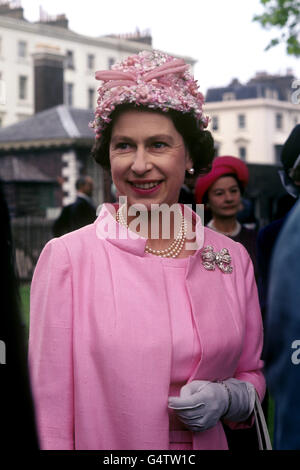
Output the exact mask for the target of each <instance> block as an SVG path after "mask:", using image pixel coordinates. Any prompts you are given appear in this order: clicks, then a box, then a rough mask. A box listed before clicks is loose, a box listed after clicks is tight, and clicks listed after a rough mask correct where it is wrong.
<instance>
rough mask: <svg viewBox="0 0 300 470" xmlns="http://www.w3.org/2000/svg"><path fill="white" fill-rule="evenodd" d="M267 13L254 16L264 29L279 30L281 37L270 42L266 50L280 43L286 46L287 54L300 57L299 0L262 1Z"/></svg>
mask: <svg viewBox="0 0 300 470" xmlns="http://www.w3.org/2000/svg"><path fill="white" fill-rule="evenodd" d="M260 3H262V5H264V7H265V12H264V13H263V14H261V15H256V16H254V18H253V20H254V21H258V22H259V23H260V24H261V25H262V26H263V28H272V27H275V28H279V29H280V30H281V35H280V36H279V37H277V38H274V39H272V40H271V41H270V43H269V44H268V46H267V47H266V50H268V49H270V48H271V47H274V46H276V45H277V44H279V43H285V44H286V52H287V54H289V55H293V56H295V57H299V56H300V1H298V0H260Z"/></svg>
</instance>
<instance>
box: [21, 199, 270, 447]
mask: <svg viewBox="0 0 300 470" xmlns="http://www.w3.org/2000/svg"><path fill="white" fill-rule="evenodd" d="M111 210H112V208H111V207H110V206H108V205H106V204H105V205H104V206H103V208H102V210H101V213H100V214H99V217H98V219H97V221H96V222H95V223H94V224H92V225H88V226H86V227H84V228H82V229H80V230H77V231H75V232H71V233H69V234H67V235H64V236H63V237H60V238H58V239H53V240H51V241H50V242H49V243H47V245H46V246H45V248H44V250H43V252H42V254H41V256H40V258H39V261H38V263H37V266H36V269H35V273H34V277H33V281H32V284H31V311H30V338H29V363H30V372H31V381H32V389H33V395H34V400H35V405H36V407H35V408H36V417H37V424H38V430H39V437H40V442H41V448H42V449H44V450H46V449H47V450H50V449H51V450H74V449H76V450H131V449H141V450H166V449H169V448H170V447H171V449H174V448H176V449H179V448H182V446H183V447H184V448H187V447H188V448H191V447H192V448H193V450H201V449H205V450H216V449H220V450H221V449H224V450H225V449H227V448H228V445H227V441H226V436H225V433H224V430H223V426H222V423H221V422H218V423H217V424H216V426H214V427H213V428H211V429H208V430H206V431H203V432H196V433H192V442H193V444H192V445H191V444H189V442H191V439H190V437H191V436H190V433H189V432H188V431H187V430H184V428H183V426H181V424H179V423H178V422H177V420H174V419H173V416H172V415H171V414H170V413H169V412H168V397H169V396H170V394H173V393H177V394H179V391H180V388H181V386H182V385H183V384H184V383H186V381H187V380H188V381H192V380H210V381H215V380H225V379H226V378H228V377H234V378H237V379H238V380H246V381H249V382H251V383H252V384H253V385H254V386H255V388H256V389H257V391H258V393H259V395H260V397H261V398H262V397H263V395H264V390H265V381H264V378H263V375H262V366H263V363H262V362H261V360H260V355H261V350H262V322H261V314H260V311H259V302H258V296H257V290H256V285H255V282H254V276H253V268H252V264H251V261H250V259H249V255H248V254H247V252H246V250H245V248H244V247H243V246H242V245H240V244H239V243H236V242H234V241H232V240H231V239H229V238H228V237H225V236H222V235H220V234H217V233H215V232H213V231H212V230H209V229H206V228H203V226H202V225H201V220H200V218H198V217H197V215H196V214H195V217H196V234H197V237H198V239H199V243H198V248H197V250H196V252H195V254H194V255H193V256H190V257H189V258H187V259H179V260H176V259H175V260H169V259H163V260H162V259H160V258H158V257H155V256H151V257H150V256H146V255H145V244H146V240H145V239H143V238H141V237H139V238H137V239H131V238H130V237H128V236H126V235H128V232H127V230H126V229H125V227H124V228H123V230H122V227H121V226H119V225H118V224H117V223H116V221H115V218H114V217H113V213H112V212H111ZM106 229H107V230H106ZM115 232H117V233H119V234H120V236H119V237H116V236H115ZM206 246H212V247H213V249H214V251H215V252H219V251H220V250H221V249H223V248H224V247H225V248H227V249H228V250H229V253H230V255H231V257H232V266H233V272H232V273H231V274H224V273H223V272H222V271H221V270H220V269H219V268H216V269H215V271H208V270H207V269H205V267H204V266H203V263H202V256H201V255H202V249H203V248H204V247H206ZM184 267H185V269H184ZM191 314H192V317H191ZM177 316H180V318H179V319H178V318H177ZM176 322H178V327H177V328H175V327H174V324H175V323H176ZM193 326H195V329H194V328H193ZM198 338H199V339H200V340H199V342H198ZM199 347H200V350H201V352H200V353H199ZM170 389H171V390H170ZM232 424H233V425H234V426H236V427H239V428H241V427H244V426H245V423H232ZM170 430H171V432H170ZM183 432H184V434H183ZM185 441H189V442H185Z"/></svg>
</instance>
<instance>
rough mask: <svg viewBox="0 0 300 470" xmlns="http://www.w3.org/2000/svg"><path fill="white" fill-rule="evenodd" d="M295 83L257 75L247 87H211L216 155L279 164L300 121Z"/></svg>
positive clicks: (209, 110) (236, 84) (235, 82)
mask: <svg viewBox="0 0 300 470" xmlns="http://www.w3.org/2000/svg"><path fill="white" fill-rule="evenodd" d="M294 81H295V77H294V76H293V74H292V72H291V71H287V74H286V75H285V76H280V75H275V76H273V75H268V74H267V73H257V74H256V76H255V77H254V78H252V79H251V80H250V81H249V82H248V83H247V84H246V85H243V84H241V83H240V82H239V81H238V80H237V79H234V80H233V81H232V82H231V83H230V84H229V85H228V86H227V87H223V88H210V89H208V91H207V95H206V105H205V109H206V112H207V114H208V115H209V116H210V117H211V122H210V125H209V129H210V130H211V131H212V132H213V135H214V138H215V143H216V155H234V156H237V157H240V158H241V159H242V160H244V161H245V162H247V163H263V164H279V162H280V152H281V148H282V145H283V144H284V142H285V140H286V139H287V137H288V135H289V133H290V132H291V130H292V129H293V127H295V125H296V124H297V123H299V122H300V103H299V104H294V103H293V100H292V94H293V93H294V92H295V89H293V88H292V84H293V82H294Z"/></svg>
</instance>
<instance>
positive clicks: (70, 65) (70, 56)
mask: <svg viewBox="0 0 300 470" xmlns="http://www.w3.org/2000/svg"><path fill="white" fill-rule="evenodd" d="M66 67H67V69H74V68H75V66H74V53H73V51H67V55H66Z"/></svg>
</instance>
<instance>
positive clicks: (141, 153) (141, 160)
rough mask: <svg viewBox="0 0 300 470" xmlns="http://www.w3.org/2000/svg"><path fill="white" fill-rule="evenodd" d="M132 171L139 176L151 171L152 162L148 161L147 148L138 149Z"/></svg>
mask: <svg viewBox="0 0 300 470" xmlns="http://www.w3.org/2000/svg"><path fill="white" fill-rule="evenodd" d="M131 169H132V171H134V173H137V174H143V173H145V172H146V171H148V170H150V169H151V162H150V161H149V159H148V155H147V152H146V149H145V148H143V147H141V148H139V147H138V148H137V149H136V152H135V155H134V160H133V163H132V165H131Z"/></svg>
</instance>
